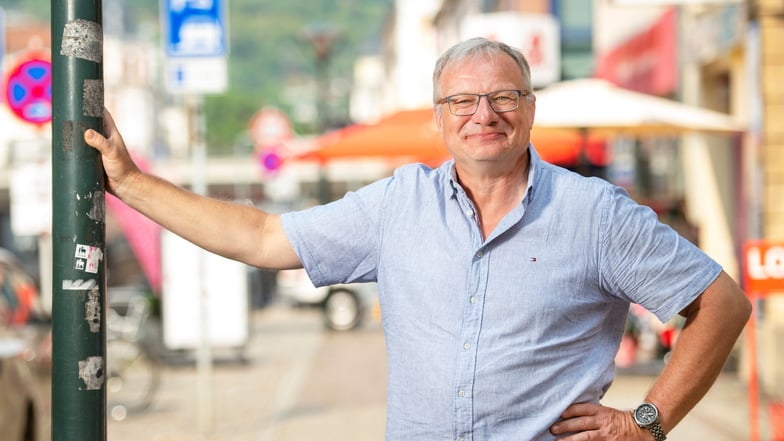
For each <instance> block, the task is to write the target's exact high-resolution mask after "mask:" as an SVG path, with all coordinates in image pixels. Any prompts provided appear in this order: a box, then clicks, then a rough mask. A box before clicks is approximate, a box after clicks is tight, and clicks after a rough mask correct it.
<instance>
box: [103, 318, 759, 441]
mask: <svg viewBox="0 0 784 441" xmlns="http://www.w3.org/2000/svg"><path fill="white" fill-rule="evenodd" d="M251 323H252V328H251V333H250V334H251V337H250V339H249V341H248V345H247V348H246V351H245V357H244V359H245V360H244V361H242V360H240V359H239V358H238V357H236V354H234V353H225V354H222V353H220V352H219V351H215V352H214V353H213V355H214V357H215V365H214V367H213V369H212V371H211V384H212V388H211V396H210V397H206V398H205V397H201V396H199V393H198V389H199V388H198V387H197V385H198V384H199V374H198V370H197V368H196V366H195V364H194V363H192V362H185V363H167V364H166V365H165V366H163V367H162V371H163V372H162V384H161V388H160V390H159V391H158V394H157V396H156V399H155V401H154V403H153V404H152V406H151V407H150V409H148V410H146V411H144V412H141V413H137V414H129V415H127V417H125V418H124V419H122V420H114V419H112V418H110V419H109V423H108V440H109V441H141V440H144V441H199V440H201V441H302V440H312V439H320V440H341V441H369V440H383V438H384V419H385V387H386V355H385V352H384V340H383V334H382V332H381V328H380V325H379V323H378V321H377V320H374V319H373V318H372V317H371V318H369V319H368V320H366V323H365V324H364V325H363V326H362V327H361V328H360V329H357V330H355V331H351V332H345V333H338V332H330V331H327V330H325V329H324V327H323V325H322V320H321V316H320V315H319V312H318V311H317V310H313V309H304V308H293V307H291V306H288V305H285V304H273V305H271V306H268V307H267V308H265V309H263V310H259V311H254V312H253V313H252V320H251ZM652 381H653V377H652V376H651V375H650V374H647V375H646V374H634V375H631V374H624V375H620V376H619V377H618V378H617V379H616V381H615V383H614V385H613V386H612V388H611V389H610V391H609V392H608V394H607V396H606V397H605V400H604V404H606V405H608V406H614V407H619V408H632V407H633V406H635V405H636V404H637V403H638V402H639V401H640V399H641V398H642V397H643V396H644V395H645V392H646V390H647V389H648V388H649V387H650V385H651V382H652ZM205 403H207V404H208V405H207V406H205ZM763 411H764V409H763ZM109 413H111V409H109ZM200 415H208V416H209V417H208V418H204V417H200ZM766 418H767V415H766V414H765V413H764V412H763V414H762V416H761V420H762V424H760V425H759V427H761V430H762V438H761V440H760V441H767V440H770V439H771V438H770V437H769V436H770V435H769V433H770V430H769V429H768V427H769V424H768V422H767V421H766ZM750 427H751V425H750V418H749V412H748V394H747V387H746V385H745V383H744V382H743V381H741V380H740V379H739V378H738V376H737V375H736V374H735V373H732V372H727V373H724V374H722V375H721V377H720V378H719V380H718V381H717V383H716V384H715V385H714V387H713V388H712V389H711V390H710V392H709V393H708V394H707V396H706V397H705V398H704V399H703V400H702V401H701V402H700V403H699V404H698V405H697V407H696V408H695V409H694V410H693V411H692V412H691V413H690V414H689V415H688V416H687V417H686V419H685V420H684V421H683V422H682V423H681V424H680V425H679V426H678V427H676V428H675V430H673V431H672V432H671V433H670V434H668V438H667V439H668V440H670V441H702V440H710V441H739V440H749V439H750V435H749V433H750Z"/></svg>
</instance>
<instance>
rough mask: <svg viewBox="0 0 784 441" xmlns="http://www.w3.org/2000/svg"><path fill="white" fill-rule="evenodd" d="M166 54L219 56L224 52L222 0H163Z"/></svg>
mask: <svg viewBox="0 0 784 441" xmlns="http://www.w3.org/2000/svg"><path fill="white" fill-rule="evenodd" d="M163 3H164V11H163V14H161V15H162V16H164V17H166V22H165V23H164V27H165V32H166V43H165V44H166V48H165V49H166V54H167V56H169V57H186V58H187V57H223V56H225V55H226V52H227V49H226V48H227V41H228V38H227V32H226V12H225V8H224V1H223V0H163Z"/></svg>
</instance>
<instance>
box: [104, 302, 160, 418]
mask: <svg viewBox="0 0 784 441" xmlns="http://www.w3.org/2000/svg"><path fill="white" fill-rule="evenodd" d="M108 297H109V298H110V299H111V300H110V301H109V302H108V303H109V307H108V308H106V309H107V335H106V357H107V366H106V368H107V369H106V370H107V376H106V401H107V409H108V411H109V414H110V415H111V417H112V418H113V419H114V420H117V421H121V420H123V419H125V418H126V417H127V416H128V414H130V413H137V412H141V411H143V410H145V409H147V408H149V407H150V405H151V404H152V402H153V400H154V398H155V393H156V392H157V390H158V387H159V385H160V365H161V363H160V360H159V359H158V357H157V355H156V354H155V351H154V350H153V348H152V347H151V345H150V344H149V343H148V341H149V340H147V339H146V338H145V335H143V331H144V329H145V324H146V323H147V321H148V319H149V317H150V310H151V308H150V300H149V298H147V297H146V296H145V295H144V293H143V292H141V291H139V290H136V289H133V288H117V289H114V290H113V291H112V292H111V293H110V294H109V295H108Z"/></svg>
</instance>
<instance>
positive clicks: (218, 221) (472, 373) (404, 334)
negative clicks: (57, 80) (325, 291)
mask: <svg viewBox="0 0 784 441" xmlns="http://www.w3.org/2000/svg"><path fill="white" fill-rule="evenodd" d="M433 86H434V103H435V105H434V113H435V120H436V124H437V126H438V129H439V131H440V133H441V136H442V137H443V139H444V141H445V144H446V146H447V148H448V150H449V152H450V153H451V155H452V157H453V160H450V161H447V162H446V163H444V164H443V165H442V166H441V167H439V168H437V169H435V170H431V169H429V168H427V167H424V166H422V165H408V166H404V167H401V168H399V169H398V170H396V171H395V173H394V175H393V176H392V177H390V178H387V179H383V180H381V181H379V182H376V183H374V184H371V185H369V186H367V187H365V188H363V189H361V190H359V191H357V192H353V193H348V194H347V195H346V196H344V197H343V198H342V199H341V200H339V201H336V202H333V203H330V204H327V205H324V206H319V207H314V208H312V209H309V210H305V211H302V212H296V213H287V214H284V215H282V216H277V215H273V214H268V213H264V212H262V211H259V210H257V209H255V208H253V207H247V206H243V205H235V204H231V203H229V202H224V201H219V200H214V199H209V198H205V197H200V196H197V195H195V194H192V193H189V192H187V191H185V190H183V189H180V188H178V187H176V186H174V185H172V184H169V183H167V182H165V181H163V180H161V179H159V178H157V177H155V176H151V175H148V174H145V173H142V172H141V171H140V170H139V169H138V168H137V167H136V166H135V165H134V164H133V162H132V161H131V159H130V157H129V155H128V153H127V151H126V149H125V147H124V145H123V142H122V139H121V137H120V134H119V133H118V132H117V130H116V128H115V126H114V123H113V122H112V119H111V116H110V115H108V113H107V115H106V135H107V138H104V137H103V136H101V135H99V134H97V133H95V132H94V131H91V130H88V131H87V132H86V133H85V139H86V141H87V142H88V144H90V145H91V146H93V147H95V148H96V149H98V150H99V151H100V152H101V153H102V155H103V163H104V167H105V170H106V175H107V177H108V181H107V186H108V188H109V190H110V191H111V192H113V193H114V194H115V195H117V196H119V197H120V198H121V199H122V200H123V201H125V202H126V203H128V204H129V205H130V206H132V207H134V208H135V209H137V210H139V211H140V212H142V213H143V214H145V215H147V216H149V217H150V218H152V219H153V220H155V221H157V222H159V223H160V224H161V225H163V226H164V227H166V228H168V229H170V230H172V231H174V232H176V233H177V234H179V235H181V236H183V237H185V238H186V239H188V240H190V241H193V242H194V243H196V244H198V245H200V246H202V247H204V248H206V249H208V250H210V251H213V252H215V253H218V254H221V255H224V256H227V257H230V258H233V259H237V260H240V261H243V262H245V263H248V264H250V265H255V266H259V267H265V268H278V269H283V268H295V267H300V266H304V268H305V269H306V270H307V271H308V274H309V275H310V277H311V279H312V280H313V281H314V283H315V284H317V285H328V284H333V283H338V282H358V281H360V282H361V281H377V282H378V284H379V291H380V302H381V310H382V317H383V327H384V331H385V336H386V343H387V352H388V363H389V378H388V406H387V407H388V415H387V428H386V432H387V439H389V440H426V441H436V440H474V441H479V440H483V441H484V440H553V439H563V440H570V441H579V440H624V441H629V440H662V439H664V438H665V434H666V433H667V432H668V431H669V430H671V429H672V428H673V427H674V426H675V425H676V424H677V423H678V422H679V421H680V420H681V419H682V418H683V417H684V416H685V415H686V413H687V412H688V411H689V410H690V409H691V408H692V407H693V406H694V405H695V404H696V403H697V402H698V401H699V399H700V398H701V397H702V396H703V395H704V394H705V392H706V391H707V390H708V389H709V388H710V386H711V385H712V383H713V382H714V380H715V379H716V377H717V375H718V374H719V372H720V370H721V368H722V366H723V364H724V363H725V361H726V359H727V356H728V354H729V352H730V350H731V349H732V347H733V345H734V343H735V341H736V339H737V337H738V335H739V333H740V332H741V330H742V328H743V326H744V324H745V322H746V320H747V319H748V316H749V313H750V305H749V302H748V301H747V299H746V298H745V296H744V295H743V293H742V292H741V291H740V289H739V288H738V286H737V285H736V284H735V283H734V282H733V281H732V279H731V278H730V277H729V276H728V275H727V274H725V273H724V272H723V271H722V270H721V268H720V267H719V266H718V265H717V264H716V263H715V262H714V261H712V260H711V259H709V258H708V257H707V256H706V255H705V254H703V253H702V252H701V251H700V250H699V249H697V248H696V247H694V246H693V245H691V244H690V243H689V242H688V241H686V240H684V239H683V238H681V237H680V236H678V235H677V234H676V233H675V232H674V231H673V230H672V229H671V228H669V227H666V226H664V225H662V224H660V223H659V222H658V221H657V218H656V215H655V213H654V212H653V211H652V210H650V209H648V208H645V207H642V206H639V205H638V204H636V203H634V202H633V201H632V200H631V199H630V198H629V197H628V195H627V194H626V193H625V192H624V191H623V190H620V189H618V188H616V187H614V186H611V185H609V184H608V183H606V182H604V181H602V180H599V179H595V178H594V179H588V178H584V177H581V176H579V175H577V174H574V173H571V172H568V171H566V170H564V169H561V168H558V167H555V166H553V165H550V164H547V163H545V162H543V161H542V160H541V159H540V158H539V156H538V155H537V153H536V150H535V149H534V148H533V146H530V145H529V135H530V131H531V128H532V127H533V124H534V114H535V110H536V99H535V96H534V95H533V93H532V89H531V79H530V71H529V67H528V64H527V62H526V61H525V59H524V58H523V56H522V55H521V54H520V53H519V52H518V51H516V50H514V49H512V48H510V47H508V46H507V45H504V44H502V43H498V42H493V41H489V40H485V39H472V40H468V41H465V42H463V43H460V44H458V45H456V46H455V47H453V48H451V49H449V50H448V51H447V52H446V53H444V54H443V55H442V56H441V58H440V59H439V61H438V62H437V64H436V68H435V72H434V75H433ZM631 302H634V303H639V304H641V305H643V306H645V307H646V308H647V309H649V310H651V311H653V312H654V313H655V314H656V315H657V316H658V317H659V318H660V319H661V320H663V321H666V320H669V319H670V318H671V317H672V316H674V315H675V314H677V313H681V314H682V315H683V316H685V317H686V324H685V326H684V329H683V331H682V333H681V335H680V338H679V341H678V344H677V346H676V348H675V350H674V351H673V354H672V356H671V358H670V361H669V363H668V365H667V366H666V367H665V369H664V370H663V372H662V374H661V376H660V377H659V378H658V380H657V381H656V382H655V384H654V385H653V387H652V388H651V390H650V392H649V393H648V394H647V396H645V397H640V401H641V403H642V402H645V403H646V404H644V405H641V406H640V407H639V408H638V409H637V411H636V412H634V414H633V413H632V412H630V411H629V410H618V409H612V408H608V407H604V406H602V405H601V404H599V401H600V399H601V398H602V396H603V394H604V392H605V391H606V390H607V389H608V388H609V387H610V384H611V383H612V379H613V374H614V365H613V360H614V356H615V353H616V352H617V350H618V345H619V341H620V338H621V336H622V333H623V327H624V323H625V319H626V314H627V312H628V308H629V304H630V303H631Z"/></svg>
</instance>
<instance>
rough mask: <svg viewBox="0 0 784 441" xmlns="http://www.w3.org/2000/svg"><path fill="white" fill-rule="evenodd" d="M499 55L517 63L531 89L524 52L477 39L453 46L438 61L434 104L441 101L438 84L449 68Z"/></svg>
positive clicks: (501, 44) (529, 74)
mask: <svg viewBox="0 0 784 441" xmlns="http://www.w3.org/2000/svg"><path fill="white" fill-rule="evenodd" d="M498 54H506V55H509V56H510V57H512V59H513V60H515V62H517V65H518V66H520V72H522V74H523V78H524V79H525V82H526V87H528V88H530V87H531V68H530V67H529V66H528V61H527V60H526V59H525V56H524V55H523V54H522V52H520V51H519V50H517V49H515V48H513V47H511V46H509V45H508V44H506V43H502V42H500V41H493V40H488V39H486V38H482V37H476V38H471V39H468V40H465V41H463V42H460V43H458V44H456V45H454V46H452V47H451V48H449V49H447V50H446V52H444V53H443V54H441V56H440V57H439V58H438V61H436V66H435V69H434V70H433V102H434V103H437V102H438V100H439V99H441V97H440V96H439V95H440V93H441V91H440V90H439V89H440V88H439V84H438V83H439V80H440V79H441V74H442V73H443V72H444V69H446V68H447V67H448V66H451V65H452V64H455V63H459V62H462V61H465V60H468V59H471V58H475V57H480V56H482V57H494V56H496V55H498Z"/></svg>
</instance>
